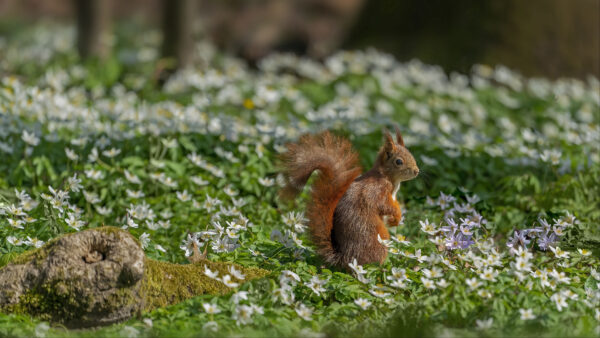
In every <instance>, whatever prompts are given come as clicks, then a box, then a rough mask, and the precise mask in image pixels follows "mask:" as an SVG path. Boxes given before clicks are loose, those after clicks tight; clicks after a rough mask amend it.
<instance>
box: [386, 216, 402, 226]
mask: <svg viewBox="0 0 600 338" xmlns="http://www.w3.org/2000/svg"><path fill="white" fill-rule="evenodd" d="M387 224H388V226H391V227H395V226H398V224H400V219H399V218H396V217H388V219H387Z"/></svg>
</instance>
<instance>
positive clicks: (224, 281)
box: [221, 275, 240, 288]
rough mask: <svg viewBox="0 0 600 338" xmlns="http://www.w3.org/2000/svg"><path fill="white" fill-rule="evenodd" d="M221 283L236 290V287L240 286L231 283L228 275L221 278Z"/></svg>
mask: <svg viewBox="0 0 600 338" xmlns="http://www.w3.org/2000/svg"><path fill="white" fill-rule="evenodd" d="M221 282H223V284H225V286H227V287H229V288H237V287H238V286H240V284H239V283H236V282H232V281H231V276H230V275H225V276H223V278H221Z"/></svg>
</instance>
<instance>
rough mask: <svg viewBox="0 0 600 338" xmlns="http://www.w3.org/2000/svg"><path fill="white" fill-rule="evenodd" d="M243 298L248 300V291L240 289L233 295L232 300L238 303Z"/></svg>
mask: <svg viewBox="0 0 600 338" xmlns="http://www.w3.org/2000/svg"><path fill="white" fill-rule="evenodd" d="M241 300H248V291H238V292H236V293H234V294H233V295H231V301H232V302H234V303H235V304H238V303H239V302H240V301H241Z"/></svg>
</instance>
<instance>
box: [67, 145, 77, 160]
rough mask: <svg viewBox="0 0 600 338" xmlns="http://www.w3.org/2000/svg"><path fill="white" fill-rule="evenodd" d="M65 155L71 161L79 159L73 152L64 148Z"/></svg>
mask: <svg viewBox="0 0 600 338" xmlns="http://www.w3.org/2000/svg"><path fill="white" fill-rule="evenodd" d="M65 154H66V155H67V157H68V158H69V160H71V161H77V160H78V159H79V155H77V153H75V151H73V150H72V149H69V148H65Z"/></svg>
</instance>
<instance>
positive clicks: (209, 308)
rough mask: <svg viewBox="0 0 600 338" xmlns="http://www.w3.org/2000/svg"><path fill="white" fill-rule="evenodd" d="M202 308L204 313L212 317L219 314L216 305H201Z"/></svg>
mask: <svg viewBox="0 0 600 338" xmlns="http://www.w3.org/2000/svg"><path fill="white" fill-rule="evenodd" d="M202 307H203V308H204V311H206V313H208V314H210V315H214V314H217V313H220V312H221V310H220V309H219V307H218V306H217V304H210V303H202Z"/></svg>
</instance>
